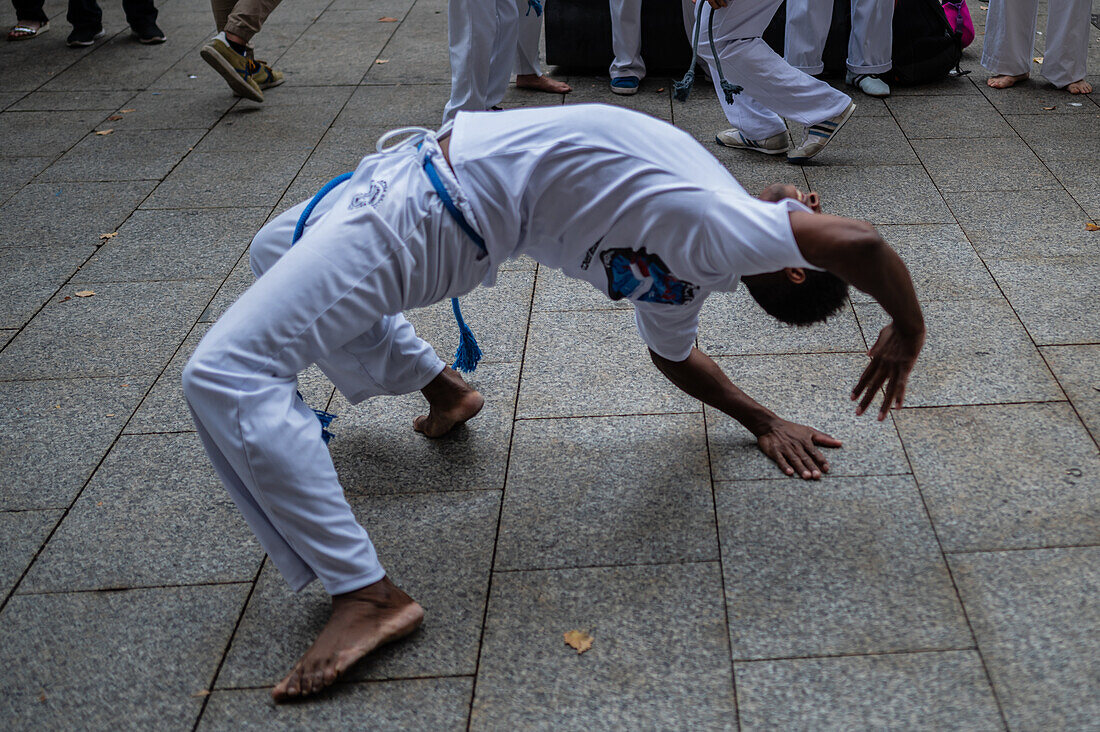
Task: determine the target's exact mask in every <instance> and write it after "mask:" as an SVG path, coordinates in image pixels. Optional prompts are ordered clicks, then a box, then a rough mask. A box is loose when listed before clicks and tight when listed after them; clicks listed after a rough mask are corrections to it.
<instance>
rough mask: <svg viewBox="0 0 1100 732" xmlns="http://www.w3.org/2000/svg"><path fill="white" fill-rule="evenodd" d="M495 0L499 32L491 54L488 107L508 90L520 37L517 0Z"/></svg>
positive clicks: (494, 40) (502, 97)
mask: <svg viewBox="0 0 1100 732" xmlns="http://www.w3.org/2000/svg"><path fill="white" fill-rule="evenodd" d="M484 1H485V2H488V0H484ZM495 1H496V9H497V32H496V35H495V36H493V52H492V53H491V54H490V56H489V87H488V92H489V97H488V99H486V103H487V105H488V107H486V108H489V107H494V106H496V105H497V104H499V103H500V100H501V99H504V94H505V93H506V92H507V91H508V82H509V81H511V80H512V67H513V66H515V64H516V43H517V42H518V37H519V10H518V8H517V7H516V0H495Z"/></svg>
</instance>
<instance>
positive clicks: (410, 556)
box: [217, 491, 560, 688]
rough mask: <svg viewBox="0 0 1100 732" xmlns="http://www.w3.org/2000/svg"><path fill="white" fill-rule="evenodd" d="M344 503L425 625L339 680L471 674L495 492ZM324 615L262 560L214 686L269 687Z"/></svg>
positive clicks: (319, 597) (309, 592)
mask: <svg viewBox="0 0 1100 732" xmlns="http://www.w3.org/2000/svg"><path fill="white" fill-rule="evenodd" d="M351 504H352V509H353V510H354V511H355V512H356V515H357V517H358V518H359V520H360V522H361V523H362V524H363V525H364V526H366V527H367V528H368V529H369V531H370V534H371V540H372V541H373V542H374V545H375V548H376V549H377V551H378V557H379V559H380V560H381V562H382V565H383V566H384V567H385V568H386V571H387V574H388V575H389V576H390V578H391V579H392V580H393V581H394V582H395V583H396V584H397V585H398V586H399V587H401V588H402V589H404V590H405V591H406V592H408V593H409V594H410V595H412V596H413V597H414V598H416V599H417V601H418V602H419V603H420V604H421V605H422V606H423V607H424V612H425V619H424V624H423V625H422V626H421V627H420V629H419V630H417V631H416V632H415V633H414V634H413V635H411V636H408V637H407V638H405V639H402V640H401V641H398V642H397V643H394V644H393V645H390V646H387V647H385V648H383V649H381V650H380V651H379V652H377V653H375V654H373V655H372V656H371V657H370V658H368V659H366V660H365V661H364V662H363V663H360V664H357V665H356V666H354V667H352V668H351V669H350V670H349V671H348V673H347V676H346V677H345V678H346V679H350V680H358V679H365V678H369V679H394V678H404V677H413V676H453V675H459V674H473V673H474V672H475V670H476V669H477V663H478V639H479V635H480V628H481V622H482V616H483V614H484V611H485V598H486V589H487V586H488V582H489V570H490V562H491V560H492V553H493V538H494V532H495V530H496V521H497V515H498V512H499V507H500V493H499V492H496V491H485V492H466V493H445V494H444V493H440V494H432V495H418V496H414V495H401V496H375V497H371V498H365V497H354V498H351ZM328 610H329V600H328V595H326V594H325V592H324V590H323V589H322V588H321V586H320V583H316V582H315V583H314V584H312V585H310V586H309V587H308V588H307V589H306V590H304V591H303V592H301V593H300V594H298V595H294V594H293V593H291V592H290V590H289V588H288V587H287V585H286V584H285V583H284V582H283V579H282V577H281V576H279V574H278V572H277V571H275V569H274V567H273V566H272V565H271V563H270V562H268V563H267V565H266V566H265V567H264V570H263V573H262V574H261V576H260V580H259V583H258V585H257V587H256V591H255V593H254V594H253V595H252V598H251V600H250V601H249V604H248V609H247V610H246V611H245V614H244V616H243V618H242V620H241V624H240V627H239V628H238V629H237V632H236V635H235V636H234V639H233V646H232V648H230V649H229V654H228V656H227V657H226V660H225V664H224V665H223V666H222V670H221V673H220V674H219V676H218V682H217V686H218V688H227V687H241V686H271V685H273V684H274V683H275V682H277V681H278V680H279V679H281V678H283V676H285V675H286V673H287V672H288V671H289V670H290V668H291V667H292V666H293V665H294V662H295V661H296V660H297V659H298V657H299V656H301V654H302V653H304V652H305V650H306V649H307V648H308V647H309V646H310V644H311V643H312V642H313V639H314V638H315V637H316V636H317V632H318V631H319V630H320V629H321V627H322V626H323V625H324V622H325V621H326V620H327V619H328ZM559 637H560V636H559Z"/></svg>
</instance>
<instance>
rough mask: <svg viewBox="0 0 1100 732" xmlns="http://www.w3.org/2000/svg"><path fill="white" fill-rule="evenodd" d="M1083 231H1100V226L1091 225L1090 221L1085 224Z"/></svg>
mask: <svg viewBox="0 0 1100 732" xmlns="http://www.w3.org/2000/svg"><path fill="white" fill-rule="evenodd" d="M1085 231H1100V226H1097V225H1096V224H1094V223H1092V222H1091V221H1090V222H1088V223H1087V224H1085Z"/></svg>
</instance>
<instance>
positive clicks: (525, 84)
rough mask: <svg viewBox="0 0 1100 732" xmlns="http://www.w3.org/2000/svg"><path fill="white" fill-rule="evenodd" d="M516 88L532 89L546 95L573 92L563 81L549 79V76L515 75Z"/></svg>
mask: <svg viewBox="0 0 1100 732" xmlns="http://www.w3.org/2000/svg"><path fill="white" fill-rule="evenodd" d="M516 88H517V89H532V90H534V91H541V92H546V93H547V94H568V93H569V92H571V91H573V87H571V86H569V85H568V84H566V83H565V82H564V81H558V80H557V79H551V78H550V77H549V76H539V75H538V74H516Z"/></svg>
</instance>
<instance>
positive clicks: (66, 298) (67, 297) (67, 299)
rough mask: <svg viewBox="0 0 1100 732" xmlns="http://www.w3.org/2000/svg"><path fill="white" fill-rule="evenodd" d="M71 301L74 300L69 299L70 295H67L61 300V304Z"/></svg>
mask: <svg viewBox="0 0 1100 732" xmlns="http://www.w3.org/2000/svg"><path fill="white" fill-rule="evenodd" d="M69 300H72V298H71V297H69V296H68V295H66V296H65V297H63V298H61V302H68V301H69Z"/></svg>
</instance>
